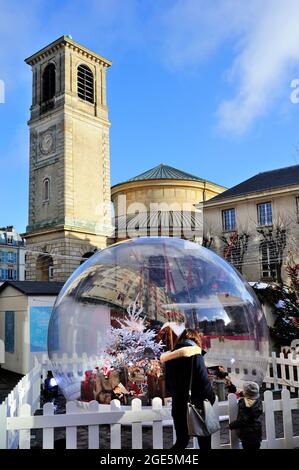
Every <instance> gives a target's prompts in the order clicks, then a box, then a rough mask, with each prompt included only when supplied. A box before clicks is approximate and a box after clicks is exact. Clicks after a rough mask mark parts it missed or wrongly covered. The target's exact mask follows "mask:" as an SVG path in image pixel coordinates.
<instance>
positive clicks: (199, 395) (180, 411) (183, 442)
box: [160, 329, 215, 450]
mask: <svg viewBox="0 0 299 470" xmlns="http://www.w3.org/2000/svg"><path fill="white" fill-rule="evenodd" d="M192 358H193V361H192ZM160 360H161V362H165V369H166V371H165V373H166V388H167V390H168V391H169V393H170V394H171V396H172V417H173V421H174V427H175V431H176V443H175V444H174V446H173V447H172V450H183V449H185V448H186V447H187V445H188V442H189V439H190V437H189V434H188V426H187V403H188V395H189V383H190V377H191V366H192V363H193V383H192V391H191V398H192V402H193V403H194V404H195V405H196V406H197V407H198V408H201V409H202V407H203V401H204V400H205V399H206V398H207V399H208V400H209V401H210V402H211V403H212V404H213V403H214V401H215V394H214V392H213V389H212V385H211V383H210V381H209V378H208V372H207V368H206V366H205V363H204V359H203V356H202V349H201V336H200V335H199V333H198V332H197V331H195V330H191V329H186V330H184V332H183V333H182V334H181V336H180V337H179V338H178V341H177V343H176V345H175V347H174V350H173V351H171V352H170V351H169V352H166V353H164V354H162V356H161V359H160ZM197 439H198V444H199V447H200V449H201V450H208V449H211V436H207V437H198V438H197Z"/></svg>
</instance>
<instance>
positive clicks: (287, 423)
mask: <svg viewBox="0 0 299 470" xmlns="http://www.w3.org/2000/svg"><path fill="white" fill-rule="evenodd" d="M281 398H282V415H283V432H284V447H285V449H292V448H293V422H292V410H291V402H290V392H289V390H283V391H282V393H281Z"/></svg>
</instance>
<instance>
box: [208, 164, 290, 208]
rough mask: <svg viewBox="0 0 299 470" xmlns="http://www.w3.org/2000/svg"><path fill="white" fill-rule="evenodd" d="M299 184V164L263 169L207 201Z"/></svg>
mask: <svg viewBox="0 0 299 470" xmlns="http://www.w3.org/2000/svg"><path fill="white" fill-rule="evenodd" d="M295 184H299V165H293V166H288V167H285V168H278V169H277V170H271V171H264V172H263V173H258V174H257V175H255V176H252V177H251V178H249V179H248V180H245V181H243V182H242V183H239V184H237V185H236V186H233V187H232V188H230V189H227V190H226V191H224V192H223V193H221V194H218V195H217V196H215V197H213V198H212V199H210V200H209V201H208V202H214V201H220V200H223V199H226V198H231V197H237V196H243V195H246V194H251V193H256V192H259V191H266V190H269V189H275V188H281V187H285V186H292V185H295Z"/></svg>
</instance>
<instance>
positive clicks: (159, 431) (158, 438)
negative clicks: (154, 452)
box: [152, 397, 163, 449]
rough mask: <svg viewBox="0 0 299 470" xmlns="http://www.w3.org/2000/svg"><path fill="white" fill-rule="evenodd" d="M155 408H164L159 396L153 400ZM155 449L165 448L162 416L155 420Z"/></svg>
mask: <svg viewBox="0 0 299 470" xmlns="http://www.w3.org/2000/svg"><path fill="white" fill-rule="evenodd" d="M152 409H153V410H162V400H161V398H159V397H156V398H153V400H152ZM153 449H163V424H162V418H161V419H159V420H158V421H154V422H153Z"/></svg>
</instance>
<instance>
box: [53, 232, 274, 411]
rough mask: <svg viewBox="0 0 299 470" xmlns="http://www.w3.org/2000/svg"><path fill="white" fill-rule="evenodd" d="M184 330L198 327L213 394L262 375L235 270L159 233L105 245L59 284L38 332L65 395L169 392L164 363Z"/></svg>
mask: <svg viewBox="0 0 299 470" xmlns="http://www.w3.org/2000/svg"><path fill="white" fill-rule="evenodd" d="M185 328H192V329H196V330H197V331H199V332H200V333H201V335H202V341H203V348H204V350H205V356H204V358H205V363H206V366H207V367H208V370H209V374H210V378H211V381H212V382H213V385H214V388H215V390H216V392H217V394H218V396H219V399H220V400H225V399H226V398H227V394H228V393H230V392H234V391H237V389H238V388H239V387H241V386H242V382H243V381H244V380H253V381H255V382H258V383H259V384H261V383H262V381H263V377H264V375H265V373H266V369H267V362H268V357H269V343H268V334H267V333H268V327H267V324H266V321H265V318H264V315H263V312H262V310H261V307H260V305H259V303H258V300H257V298H256V296H255V294H254V292H253V290H252V289H251V287H250V286H249V285H248V283H247V282H245V281H244V279H243V278H242V277H241V276H240V275H239V274H238V273H237V271H236V270H235V269H234V268H233V267H231V266H230V265H229V264H228V263H226V262H225V261H224V260H223V259H221V258H220V257H219V256H217V255H216V254H214V253H213V252H212V251H210V250H208V249H205V248H203V247H202V246H200V245H198V244H196V243H193V242H189V241H185V240H181V239H178V238H169V237H142V238H136V239H132V240H128V241H125V242H121V243H118V244H115V245H112V246H110V247H108V248H106V249H104V250H102V251H99V252H97V253H96V254H95V255H94V256H92V257H91V258H89V259H88V260H87V261H86V262H85V263H84V264H82V265H81V266H80V267H79V268H78V269H77V270H76V271H75V272H74V273H73V275H72V276H71V277H70V278H69V280H68V281H67V283H66V284H65V285H64V287H63V289H62V291H61V293H60V295H59V297H58V299H57V301H56V303H55V306H54V309H53V313H52V316H51V319H50V324H49V332H48V353H49V359H50V361H51V364H52V371H53V374H54V376H55V379H56V381H57V383H58V385H59V387H60V388H61V390H62V392H63V394H64V395H65V397H66V398H67V399H68V400H82V401H90V400H98V402H99V403H102V404H108V403H110V401H111V400H112V399H114V398H118V399H119V400H120V401H121V403H123V404H130V402H131V400H132V399H133V398H140V399H141V400H142V403H143V404H145V405H147V404H150V403H151V399H152V398H154V397H155V396H160V397H161V398H162V399H165V402H166V400H167V398H168V397H169V393H168V391H167V388H166V384H165V377H164V369H163V367H164V365H163V364H162V363H160V361H159V358H160V355H161V354H162V352H164V351H167V350H171V349H173V347H174V346H175V343H176V341H177V339H178V338H179V336H180V334H181V333H182V332H183V331H184V329H185Z"/></svg>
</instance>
